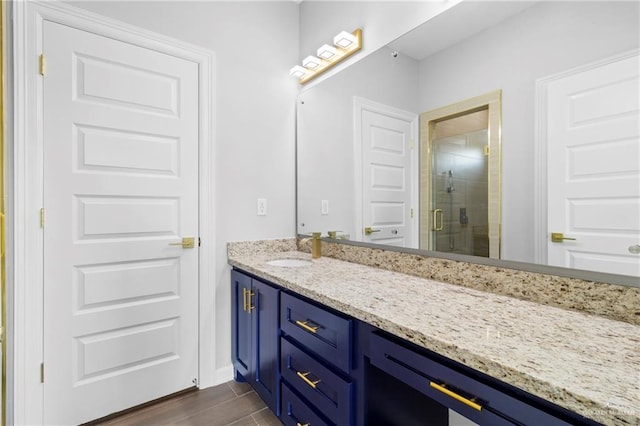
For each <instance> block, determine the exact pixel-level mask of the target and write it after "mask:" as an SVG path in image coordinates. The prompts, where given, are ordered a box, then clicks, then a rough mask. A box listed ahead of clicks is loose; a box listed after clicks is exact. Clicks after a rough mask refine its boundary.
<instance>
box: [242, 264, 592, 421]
mask: <svg viewBox="0 0 640 426" xmlns="http://www.w3.org/2000/svg"><path fill="white" fill-rule="evenodd" d="M231 278H232V294H233V306H232V315H233V321H232V327H233V329H232V332H233V342H232V356H233V365H234V369H235V374H236V379H237V380H246V381H247V382H249V383H250V384H251V386H252V387H253V388H254V389H255V391H256V392H257V393H258V395H260V397H261V398H262V399H263V400H264V401H265V403H266V404H267V406H268V407H269V408H270V409H271V410H272V411H273V412H274V413H276V415H278V416H279V418H280V420H281V421H282V422H283V423H284V424H285V425H290V426H300V425H306V424H313V425H334V426H336V425H338V426H351V425H353V426H365V425H366V426H371V425H408V424H429V425H431V426H450V424H452V423H451V422H452V421H453V420H452V413H451V410H452V411H455V412H457V413H458V414H459V415H462V416H463V417H466V418H467V419H469V420H472V421H473V422H475V423H476V424H479V425H490V426H507V425H520V426H537V425H545V426H567V425H582V426H596V425H599V423H597V422H594V421H592V420H590V419H587V418H584V417H582V416H580V415H578V414H576V413H573V412H571V411H569V410H567V409H565V408H562V407H560V406H558V405H555V404H553V403H551V402H549V401H545V400H544V399H542V398H539V397H537V396H535V395H532V394H530V393H527V392H525V391H523V390H521V389H518V388H516V387H514V386H512V385H509V384H508V383H505V382H502V381H500V380H498V379H496V378H493V377H491V376H489V375H487V374H485V373H482V372H480V371H477V370H475V369H472V368H470V367H468V366H466V365H464V364H461V363H459V362H456V361H454V360H451V359H449V358H446V357H444V356H442V355H440V354H437V353H435V352H433V351H431V350H429V349H427V348H425V347H422V346H418V345H415V344H413V343H411V342H409V341H407V340H404V339H402V338H400V337H398V336H396V335H393V334H390V333H388V332H386V331H383V330H381V329H378V328H377V327H375V326H373V325H370V324H367V323H365V322H362V321H359V320H357V319H355V318H352V317H350V316H348V315H346V314H344V313H342V312H338V311H336V310H334V309H332V308H329V307H327V306H324V305H322V304H320V303H318V302H315V301H313V300H309V299H307V298H305V297H303V296H301V295H298V294H296V293H293V292H291V291H289V290H287V289H283V288H281V287H278V286H277V285H275V284H269V283H266V282H264V281H262V280H260V279H257V278H255V277H252V276H251V275H250V274H247V273H243V272H241V271H237V270H233V271H232V277H231Z"/></svg>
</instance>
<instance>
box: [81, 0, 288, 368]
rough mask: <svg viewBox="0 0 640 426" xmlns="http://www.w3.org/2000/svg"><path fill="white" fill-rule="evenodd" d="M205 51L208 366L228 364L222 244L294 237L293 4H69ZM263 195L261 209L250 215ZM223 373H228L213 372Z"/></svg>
mask: <svg viewBox="0 0 640 426" xmlns="http://www.w3.org/2000/svg"><path fill="white" fill-rule="evenodd" d="M72 4H73V5H75V6H78V7H82V8H85V9H88V10H90V11H93V12H95V13H99V14H101V15H105V16H108V17H111V18H114V19H118V20H120V21H123V22H126V23H129V24H132V25H135V26H138V27H142V28H145V29H148V30H151V31H155V32H157V33H161V34H165V35H167V36H170V37H173V38H176V39H179V40H183V41H186V42H189V43H192V44H195V45H198V46H202V47H204V48H207V49H210V50H212V51H214V52H215V55H216V65H215V93H214V100H215V117H214V132H215V133H214V134H215V158H216V161H215V169H216V177H215V179H216V188H215V189H214V197H215V202H216V206H215V215H216V218H215V219H216V224H215V225H216V231H217V238H216V241H215V245H216V259H215V261H216V267H217V272H216V282H214V283H211V285H213V286H215V294H216V299H215V306H212V309H211V314H212V315H215V317H216V324H217V330H216V331H215V337H216V342H215V345H216V350H215V353H216V356H215V360H212V362H215V368H216V370H218V371H219V375H222V374H224V372H229V371H230V370H229V369H228V367H229V365H230V361H231V357H230V354H231V326H230V318H231V314H230V307H231V302H230V300H231V299H230V284H229V282H230V277H229V271H230V268H229V266H228V265H227V254H226V243H227V242H228V241H238V240H255V239H268V238H280V237H292V236H294V235H295V218H294V215H295V214H294V212H295V189H294V188H295V169H294V164H295V159H294V152H295V134H294V128H295V113H294V111H295V96H296V93H297V83H296V82H295V81H294V80H293V79H292V78H291V77H290V76H289V68H291V66H293V64H295V63H296V62H297V61H298V50H299V48H298V5H297V4H296V3H294V2H291V1H285V2H206V1H197V2H185V1H161V2H148V1H144V2H131V1H111V2H93V1H91V2H72ZM257 198H266V199H267V201H268V215H267V216H260V217H258V216H257V215H256V199H257ZM218 378H219V379H228V378H230V377H222V376H220V377H218Z"/></svg>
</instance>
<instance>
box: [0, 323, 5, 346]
mask: <svg viewBox="0 0 640 426" xmlns="http://www.w3.org/2000/svg"><path fill="white" fill-rule="evenodd" d="M2 342H4V327H0V343H2Z"/></svg>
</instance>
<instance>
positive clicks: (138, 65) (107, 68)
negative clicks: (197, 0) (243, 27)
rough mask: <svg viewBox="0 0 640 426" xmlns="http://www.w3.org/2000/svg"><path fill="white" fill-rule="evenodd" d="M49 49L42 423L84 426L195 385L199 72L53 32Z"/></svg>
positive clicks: (158, 56)
mask: <svg viewBox="0 0 640 426" xmlns="http://www.w3.org/2000/svg"><path fill="white" fill-rule="evenodd" d="M43 42H44V54H45V57H46V74H45V76H44V77H43V96H44V99H43V103H44V112H43V113H44V116H43V117H44V133H43V134H44V137H43V144H44V208H45V216H46V219H45V224H44V365H45V374H44V420H45V424H78V423H82V422H86V421H89V420H92V419H96V418H100V417H103V416H105V415H108V414H111V413H113V412H117V411H120V410H123V409H126V408H128V407H131V406H135V405H138V404H141V403H144V402H147V401H149V400H152V399H155V398H158V397H161V396H164V395H167V394H170V393H173V392H176V391H179V390H182V389H185V388H188V387H191V386H193V385H194V383H196V382H195V379H196V378H197V377H198V317H197V314H198V272H197V271H198V252H197V236H198V213H197V212H198V198H197V197H198V196H197V194H198V192H197V191H198V166H197V164H198V130H197V129H198V119H197V117H198V67H197V64H195V63H193V62H189V61H186V60H183V59H179V58H176V57H173V56H170V55H166V54H163V53H159V52H156V51H153V50H149V49H146V48H142V47H139V46H135V45H132V44H129V43H124V42H120V41H117V40H114V39H110V38H106V37H102V36H98V35H96V34H92V33H89V32H85V31H81V30H78V29H74V28H71V27H68V26H64V25H60V24H57V23H52V22H45V23H44V30H43ZM183 236H193V237H195V238H196V248H195V249H186V248H185V249H183V248H182V246H180V245H171V244H175V243H179V242H180V241H181V239H182V237H183Z"/></svg>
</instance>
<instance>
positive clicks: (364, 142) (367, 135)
mask: <svg viewBox="0 0 640 426" xmlns="http://www.w3.org/2000/svg"><path fill="white" fill-rule="evenodd" d="M354 114H355V117H354V123H355V137H354V152H355V158H356V163H357V162H361V164H362V167H360V168H359V167H356V168H355V170H356V173H355V178H356V188H357V189H356V203H357V204H358V206H356V216H357V218H356V222H358V221H360V222H361V223H360V224H357V227H356V229H357V230H358V231H359V232H361V233H360V234H359V236H361V238H360V239H359V240H360V241H365V242H375V243H378V244H386V245H393V246H398V247H413V248H417V241H418V235H417V234H418V231H417V226H416V223H417V220H416V218H415V217H414V216H415V214H414V210H417V193H416V185H415V184H414V182H415V179H416V176H417V172H416V162H417V158H416V155H414V151H415V146H414V145H415V144H414V134H415V127H416V125H417V121H418V120H417V119H418V117H417V114H414V113H411V112H407V111H402V110H399V109H397V108H392V107H389V106H387V105H383V104H380V103H375V102H371V101H367V100H365V99H362V98H357V97H356V98H354ZM358 160H359V161H358ZM359 170H360V171H361V172H360V173H359V172H358V171H359ZM358 210H360V211H361V214H358Z"/></svg>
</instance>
